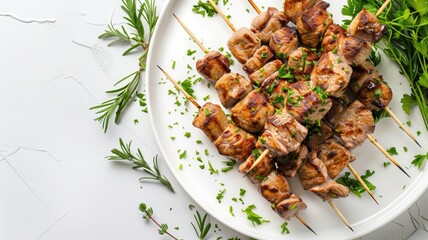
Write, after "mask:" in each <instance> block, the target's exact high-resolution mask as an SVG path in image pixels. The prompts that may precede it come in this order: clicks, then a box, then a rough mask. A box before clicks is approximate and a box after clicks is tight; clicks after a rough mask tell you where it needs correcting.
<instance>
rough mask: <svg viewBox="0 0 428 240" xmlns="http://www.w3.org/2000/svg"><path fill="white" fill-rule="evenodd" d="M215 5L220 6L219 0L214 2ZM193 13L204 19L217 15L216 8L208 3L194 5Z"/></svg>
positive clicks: (199, 2)
mask: <svg viewBox="0 0 428 240" xmlns="http://www.w3.org/2000/svg"><path fill="white" fill-rule="evenodd" d="M214 3H215V4H217V5H218V0H214ZM192 12H194V13H197V14H200V15H202V16H203V17H205V15H208V17H212V16H214V14H217V12H216V10H215V9H214V7H213V6H211V4H210V3H209V2H208V1H206V2H203V1H198V4H196V5H193V8H192Z"/></svg>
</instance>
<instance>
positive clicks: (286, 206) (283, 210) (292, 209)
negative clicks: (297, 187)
mask: <svg viewBox="0 0 428 240" xmlns="http://www.w3.org/2000/svg"><path fill="white" fill-rule="evenodd" d="M306 207H307V206H306V204H305V203H304V202H303V201H302V199H301V198H299V196H297V195H296V194H291V196H290V197H289V198H287V199H284V200H282V201H281V202H280V203H278V204H277V205H276V206H275V212H276V213H278V215H279V216H281V217H282V218H283V219H285V220H287V221H288V220H290V218H292V217H294V216H295V215H297V214H299V212H300V211H302V210H305V209H306Z"/></svg>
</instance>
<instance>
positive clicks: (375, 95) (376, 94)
mask: <svg viewBox="0 0 428 240" xmlns="http://www.w3.org/2000/svg"><path fill="white" fill-rule="evenodd" d="M380 95H381V92H380V89H376V90H375V92H374V97H375V98H377V99H379V98H380Z"/></svg>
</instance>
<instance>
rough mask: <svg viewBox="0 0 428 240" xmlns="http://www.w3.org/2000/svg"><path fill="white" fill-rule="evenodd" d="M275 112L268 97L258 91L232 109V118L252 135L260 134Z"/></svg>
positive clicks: (252, 92)
mask: <svg viewBox="0 0 428 240" xmlns="http://www.w3.org/2000/svg"><path fill="white" fill-rule="evenodd" d="M274 111H275V108H274V107H273V106H272V105H271V104H270V103H269V102H268V99H267V98H266V96H265V95H264V94H263V93H261V92H260V90H259V89H256V90H253V91H251V92H250V93H249V94H248V95H247V96H246V97H245V98H243V99H242V100H241V101H239V102H238V103H237V104H236V105H235V106H234V107H233V108H232V110H231V116H232V120H233V122H234V123H235V124H236V125H237V126H238V127H240V128H242V129H244V130H246V131H248V132H250V133H259V132H260V131H261V130H263V127H264V125H265V123H266V122H267V120H268V119H269V118H270V117H271V116H272V115H273V114H274Z"/></svg>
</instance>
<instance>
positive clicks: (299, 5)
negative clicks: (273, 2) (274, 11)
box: [284, 0, 320, 23]
mask: <svg viewBox="0 0 428 240" xmlns="http://www.w3.org/2000/svg"><path fill="white" fill-rule="evenodd" d="M319 1H320V0H285V1H284V14H285V15H286V16H287V18H288V19H290V21H292V22H293V23H296V19H297V18H298V17H299V16H300V15H302V13H303V11H305V10H306V9H308V8H310V7H312V6H314V5H315V4H316V3H317V2H319Z"/></svg>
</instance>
